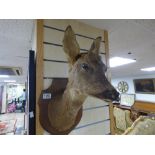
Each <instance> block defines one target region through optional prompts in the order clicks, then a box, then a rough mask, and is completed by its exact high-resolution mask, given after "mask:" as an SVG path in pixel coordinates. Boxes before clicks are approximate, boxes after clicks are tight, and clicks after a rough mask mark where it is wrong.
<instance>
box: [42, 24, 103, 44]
mask: <svg viewBox="0 0 155 155" xmlns="http://www.w3.org/2000/svg"><path fill="white" fill-rule="evenodd" d="M44 28H48V29H52V30H56V31H60V32H65V30H62V29H58V28H55V27H52V26H47V25H44ZM75 35H76V36H79V37H83V38H87V39H91V40H95V38H92V37H88V36H85V35H82V34H77V33H76V34H75ZM101 42H103V43H105V41H101Z"/></svg>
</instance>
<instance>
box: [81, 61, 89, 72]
mask: <svg viewBox="0 0 155 155" xmlns="http://www.w3.org/2000/svg"><path fill="white" fill-rule="evenodd" d="M81 67H82V69H83V70H85V71H88V69H89V66H88V64H86V63H83V64H81Z"/></svg>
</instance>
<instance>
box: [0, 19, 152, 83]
mask: <svg viewBox="0 0 155 155" xmlns="http://www.w3.org/2000/svg"><path fill="white" fill-rule="evenodd" d="M79 21H81V22H84V23H86V24H89V25H92V26H95V27H97V28H101V29H106V30H107V31H108V32H109V47H110V57H114V56H121V57H126V58H131V59H136V60H137V62H136V63H133V64H129V65H124V66H120V67H116V68H111V72H112V78H118V77H127V76H138V75H144V74H155V72H147V73H146V72H142V71H140V69H141V68H144V67H151V66H155V60H154V59H155V20H142V19H138V20H121V19H119V20H117V19H115V20H114V19H109V20H108V19H81V20H79ZM33 31H34V20H24V19H22V20H0V66H14V67H22V69H23V76H21V77H18V78H17V77H16V80H17V81H22V82H23V81H25V80H26V77H27V66H28V54H29V50H30V49H31V46H32V34H33ZM128 52H131V53H132V54H130V55H129V54H128ZM0 80H3V79H2V78H0Z"/></svg>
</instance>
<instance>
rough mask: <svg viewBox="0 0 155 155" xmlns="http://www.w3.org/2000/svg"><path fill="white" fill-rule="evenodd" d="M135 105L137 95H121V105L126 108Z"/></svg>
mask: <svg viewBox="0 0 155 155" xmlns="http://www.w3.org/2000/svg"><path fill="white" fill-rule="evenodd" d="M134 103H135V94H125V93H123V94H121V97H120V104H121V105H124V106H132V105H133V104H134Z"/></svg>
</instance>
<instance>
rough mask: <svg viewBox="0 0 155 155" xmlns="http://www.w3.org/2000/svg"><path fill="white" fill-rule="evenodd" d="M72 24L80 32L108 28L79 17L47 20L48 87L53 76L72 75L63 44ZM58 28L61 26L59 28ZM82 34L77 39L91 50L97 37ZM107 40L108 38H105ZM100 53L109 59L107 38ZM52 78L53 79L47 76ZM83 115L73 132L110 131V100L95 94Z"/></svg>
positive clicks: (94, 33)
mask: <svg viewBox="0 0 155 155" xmlns="http://www.w3.org/2000/svg"><path fill="white" fill-rule="evenodd" d="M68 25H71V26H72V28H73V30H74V32H75V33H76V34H80V35H83V36H87V37H90V38H96V37H98V36H102V38H103V34H104V31H103V30H100V29H97V28H93V27H91V26H88V25H86V24H83V23H80V22H77V21H76V20H44V77H45V78H46V79H44V89H47V88H48V87H49V86H50V84H51V83H52V78H57V77H60V78H61V77H64V78H66V77H68V63H67V59H66V55H65V53H64V51H63V48H62V40H63V36H64V32H63V31H61V30H65V29H66V27H67V26H68ZM57 29H58V30H57ZM90 38H86V37H82V36H78V35H77V41H78V43H79V45H80V48H81V52H86V50H89V48H90V46H91V43H92V42H93V39H90ZM103 40H104V38H103ZM100 53H102V54H101V57H102V60H103V62H104V63H105V55H104V54H103V53H104V42H102V43H101V48H100ZM47 78H50V79H47ZM83 109H84V110H83V116H82V119H81V121H80V123H79V124H78V125H77V127H76V128H75V129H74V130H73V131H72V132H71V134H84V135H89V134H92V135H95V134H100V135H104V134H109V133H110V119H109V106H108V103H106V102H104V101H102V100H99V99H97V98H94V97H88V98H87V99H86V101H85V103H84V106H83Z"/></svg>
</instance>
